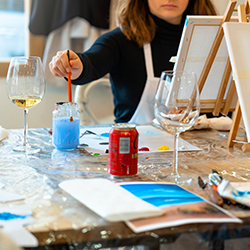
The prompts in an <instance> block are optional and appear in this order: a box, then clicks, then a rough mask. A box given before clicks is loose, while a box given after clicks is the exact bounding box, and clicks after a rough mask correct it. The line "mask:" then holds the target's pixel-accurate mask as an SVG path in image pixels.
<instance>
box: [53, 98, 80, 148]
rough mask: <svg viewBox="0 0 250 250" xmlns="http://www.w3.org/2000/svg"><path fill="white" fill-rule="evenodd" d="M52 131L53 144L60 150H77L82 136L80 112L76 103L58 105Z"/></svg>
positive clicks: (54, 113)
mask: <svg viewBox="0 0 250 250" xmlns="http://www.w3.org/2000/svg"><path fill="white" fill-rule="evenodd" d="M52 130H53V134H52V142H53V144H54V146H55V147H56V148H57V149H58V150H74V149H76V147H77V146H78V145H79V136H80V112H79V110H78V105H77V104H76V103H73V102H65V103H56V105H55V110H54V111H53V122H52Z"/></svg>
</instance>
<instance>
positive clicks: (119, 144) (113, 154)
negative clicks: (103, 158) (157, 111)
mask: <svg viewBox="0 0 250 250" xmlns="http://www.w3.org/2000/svg"><path fill="white" fill-rule="evenodd" d="M137 163H138V132H137V130H136V126H135V125H134V124H127V123H118V124H114V125H113V126H112V129H111V130H110V132H109V160H108V172H109V173H110V174H111V175H112V176H113V177H116V178H122V177H130V176H134V175H136V174H137V168H138V167H137Z"/></svg>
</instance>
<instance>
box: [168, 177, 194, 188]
mask: <svg viewBox="0 0 250 250" xmlns="http://www.w3.org/2000/svg"><path fill="white" fill-rule="evenodd" d="M167 180H170V181H171V182H174V183H176V184H178V185H190V184H191V182H192V180H193V178H192V177H191V176H180V175H176V174H171V175H169V176H168V177H167Z"/></svg>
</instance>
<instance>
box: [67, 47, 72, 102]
mask: <svg viewBox="0 0 250 250" xmlns="http://www.w3.org/2000/svg"><path fill="white" fill-rule="evenodd" d="M67 56H68V60H69V61H70V56H69V50H67ZM68 98H69V102H72V91H71V72H68Z"/></svg>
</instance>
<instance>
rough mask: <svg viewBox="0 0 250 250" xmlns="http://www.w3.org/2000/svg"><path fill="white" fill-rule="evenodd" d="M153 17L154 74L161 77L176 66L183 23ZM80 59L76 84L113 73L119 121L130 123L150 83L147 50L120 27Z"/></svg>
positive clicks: (104, 37) (116, 110)
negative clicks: (80, 71)
mask: <svg viewBox="0 0 250 250" xmlns="http://www.w3.org/2000/svg"><path fill="white" fill-rule="evenodd" d="M153 18H154V21H155V23H156V25H157V32H156V34H155V38H154V40H153V41H152V43H151V50H152V58H153V66H154V74H155V77H160V74H161V72H162V71H163V70H171V69H173V66H174V64H173V63H170V62H169V60H170V58H171V57H172V56H176V54H177V50H178V46H179V42H180V39H181V34H182V29H183V23H181V24H180V25H172V24H169V23H167V22H165V21H163V20H161V19H159V18H157V17H155V16H153ZM78 56H79V57H80V59H81V61H82V63H83V65H84V70H83V72H82V74H81V76H80V77H79V78H78V79H76V80H74V81H72V83H73V84H77V85H81V84H85V83H88V82H90V81H93V80H96V79H98V78H100V77H103V76H104V75H106V74H107V73H109V74H110V81H111V85H112V91H113V98H114V105H115V110H114V115H115V117H116V120H115V122H128V121H129V120H130V119H131V117H132V115H133V114H134V112H135V110H136V108H137V105H138V104H139V101H140V98H141V96H142V93H143V90H144V87H145V84H146V80H147V72H146V65H145V58H144V52H143V48H140V47H139V46H138V44H137V43H135V42H133V41H130V40H128V39H127V38H126V37H125V35H124V34H123V33H122V32H121V30H120V29H119V28H116V29H114V30H112V31H110V32H108V33H105V34H104V35H102V36H100V37H99V38H98V39H97V40H96V42H95V43H94V44H93V46H92V47H91V48H90V49H89V50H88V51H86V52H84V53H81V54H80V53H78Z"/></svg>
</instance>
